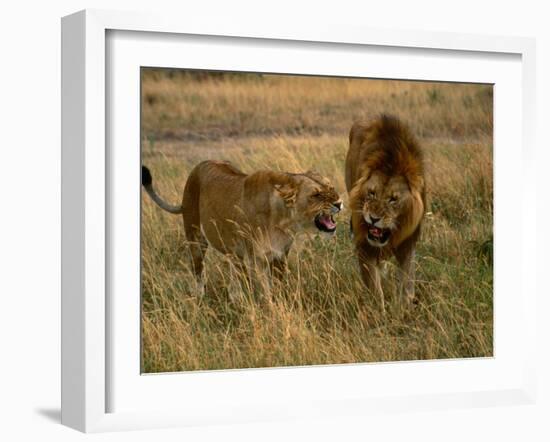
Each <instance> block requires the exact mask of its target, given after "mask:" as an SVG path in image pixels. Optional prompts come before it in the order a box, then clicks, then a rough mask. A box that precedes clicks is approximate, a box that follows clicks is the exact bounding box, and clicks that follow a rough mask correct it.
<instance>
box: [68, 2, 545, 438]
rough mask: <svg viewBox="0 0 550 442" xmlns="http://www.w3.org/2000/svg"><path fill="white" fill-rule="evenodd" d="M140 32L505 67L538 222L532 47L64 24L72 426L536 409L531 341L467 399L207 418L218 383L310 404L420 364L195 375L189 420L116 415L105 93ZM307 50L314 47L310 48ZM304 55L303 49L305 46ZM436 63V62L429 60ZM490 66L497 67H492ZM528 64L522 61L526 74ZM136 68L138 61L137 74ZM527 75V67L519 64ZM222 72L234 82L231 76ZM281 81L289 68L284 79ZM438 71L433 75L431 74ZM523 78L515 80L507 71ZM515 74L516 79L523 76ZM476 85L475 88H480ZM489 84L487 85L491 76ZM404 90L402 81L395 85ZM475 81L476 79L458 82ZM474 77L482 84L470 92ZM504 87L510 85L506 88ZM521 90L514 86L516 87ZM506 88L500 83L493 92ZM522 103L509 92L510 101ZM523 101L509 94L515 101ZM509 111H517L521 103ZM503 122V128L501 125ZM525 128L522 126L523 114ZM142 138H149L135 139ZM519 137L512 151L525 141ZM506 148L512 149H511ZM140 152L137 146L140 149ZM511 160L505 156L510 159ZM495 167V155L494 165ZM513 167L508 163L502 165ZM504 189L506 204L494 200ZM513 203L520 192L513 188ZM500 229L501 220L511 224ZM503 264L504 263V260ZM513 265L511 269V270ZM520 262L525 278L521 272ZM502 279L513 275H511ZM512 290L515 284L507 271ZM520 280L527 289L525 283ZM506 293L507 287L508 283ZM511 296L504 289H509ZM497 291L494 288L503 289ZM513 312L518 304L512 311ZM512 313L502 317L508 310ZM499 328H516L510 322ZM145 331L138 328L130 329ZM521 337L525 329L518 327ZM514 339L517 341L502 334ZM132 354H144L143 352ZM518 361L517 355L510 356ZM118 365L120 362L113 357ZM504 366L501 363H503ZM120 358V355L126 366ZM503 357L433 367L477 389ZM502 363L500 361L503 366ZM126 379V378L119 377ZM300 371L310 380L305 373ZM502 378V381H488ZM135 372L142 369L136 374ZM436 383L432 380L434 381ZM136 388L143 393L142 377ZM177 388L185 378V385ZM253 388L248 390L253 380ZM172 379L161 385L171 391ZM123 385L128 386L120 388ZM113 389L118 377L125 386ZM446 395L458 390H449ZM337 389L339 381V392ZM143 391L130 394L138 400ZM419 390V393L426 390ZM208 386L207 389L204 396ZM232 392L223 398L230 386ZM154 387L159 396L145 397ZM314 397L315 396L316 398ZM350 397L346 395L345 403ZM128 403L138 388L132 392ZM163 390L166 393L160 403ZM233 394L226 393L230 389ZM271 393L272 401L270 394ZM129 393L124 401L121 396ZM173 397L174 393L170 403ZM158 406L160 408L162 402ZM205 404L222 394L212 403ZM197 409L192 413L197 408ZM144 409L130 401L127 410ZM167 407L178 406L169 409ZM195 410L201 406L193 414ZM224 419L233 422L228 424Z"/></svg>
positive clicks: (529, 282) (510, 41) (531, 300)
mask: <svg viewBox="0 0 550 442" xmlns="http://www.w3.org/2000/svg"><path fill="white" fill-rule="evenodd" d="M135 31H138V32H140V34H139V35H140V39H143V41H146V40H147V39H148V38H153V36H155V38H158V37H159V36H160V37H161V38H162V36H170V38H171V39H177V38H178V36H186V35H187V36H203V37H208V36H215V37H216V38H218V40H219V41H222V42H225V43H224V44H229V45H230V44H231V41H233V42H236V41H244V40H247V41H255V42H260V43H261V42H262V41H264V42H269V44H271V45H275V46H276V45H285V46H286V47H293V46H294V47H297V46H298V45H304V44H306V43H307V45H309V47H315V46H316V45H325V46H327V45H329V46H331V47H333V49H334V51H335V52H338V51H339V50H351V49H353V48H361V47H370V48H377V50H378V51H384V50H388V51H389V50H392V48H398V49H399V50H401V51H404V52H405V53H406V52H407V51H414V50H425V51H428V52H429V53H430V54H431V56H432V57H434V60H436V59H437V58H438V57H445V56H446V55H445V54H447V55H449V54H451V55H452V54H470V56H471V57H473V58H476V59H479V60H483V59H484V57H486V58H490V57H491V56H494V55H495V54H496V55H499V54H500V55H502V56H503V57H511V59H514V60H516V61H515V62H514V63H515V64H516V67H519V69H520V71H518V72H519V74H518V72H516V73H515V74H514V75H515V77H514V78H515V79H517V78H520V81H519V84H520V87H521V91H516V92H517V96H515V98H513V99H516V100H519V102H518V103H517V104H518V105H519V106H518V107H519V108H520V109H519V113H520V116H521V118H520V120H519V121H521V127H516V128H507V129H510V130H514V131H515V132H514V136H517V137H516V138H517V141H518V143H519V145H517V146H516V147H514V146H512V147H511V150H512V151H511V153H513V154H514V155H516V156H515V157H514V156H510V158H509V160H511V161H513V160H514V158H515V159H516V160H517V159H519V160H521V163H522V169H523V173H524V177H525V180H524V182H523V186H522V187H521V188H518V189H517V190H515V191H516V192H517V196H518V197H519V198H520V199H521V203H522V208H523V210H522V217H521V219H522V221H525V220H529V219H535V215H536V214H535V202H536V201H535V191H534V189H535V176H534V173H533V171H534V161H533V159H534V135H533V133H534V120H535V119H534V118H533V115H534V102H535V99H534V97H535V67H534V63H535V44H534V40H532V39H526V38H517V37H490V36H475V35H463V34H450V33H426V32H415V31H399V32H393V31H388V30H374V29H366V28H365V29H357V28H348V27H343V26H318V27H315V26H312V25H309V26H307V27H303V26H301V27H291V26H284V25H281V24H274V25H273V26H272V27H271V28H266V27H265V26H262V27H259V26H258V25H256V24H254V23H246V24H244V23H223V24H220V23H212V22H209V21H208V20H206V19H203V20H200V19H197V17H183V18H182V17H166V16H153V15H151V14H137V13H135V14H134V13H123V12H111V11H98V10H92V11H90V10H87V11H81V12H78V13H76V14H73V15H70V16H67V17H64V18H63V21H62V124H63V127H62V423H63V424H65V425H67V426H70V427H73V428H76V429H78V430H80V431H85V432H96V431H111V430H123V429H139V428H158V427H168V426H186V425H202V424H209V423H221V422H225V423H232V422H253V421H258V420H274V419H285V418H289V417H292V418H296V417H298V418H300V417H312V416H337V415H361V414H366V413H370V412H372V411H374V410H377V411H380V410H384V411H388V412H395V411H403V410H405V411H406V410H411V411H412V410H418V409H431V408H455V407H470V406H487V405H501V404H521V403H532V402H533V400H534V397H535V393H536V383H535V369H536V366H535V356H534V355H535V353H534V351H535V350H534V347H533V346H532V345H533V344H531V343H534V342H535V339H525V340H524V342H526V343H527V344H526V345H523V347H522V352H521V353H517V354H516V361H515V362H514V367H513V370H510V372H509V373H513V375H512V374H508V371H506V370H504V373H505V374H504V375H503V377H502V379H500V380H499V382H498V383H495V384H494V385H491V386H486V387H484V385H483V379H485V378H483V377H479V378H478V379H480V381H479V382H477V383H476V382H472V383H471V384H467V383H465V384H464V385H463V386H462V387H461V390H460V391H458V390H456V389H455V390H452V389H450V388H447V390H446V387H445V382H444V381H442V382H441V385H438V386H437V388H434V389H433V390H431V391H428V390H425V391H424V392H422V390H414V391H413V390H410V391H402V390H400V386H399V384H396V386H395V390H393V391H390V390H388V389H386V390H384V389H382V390H380V391H377V392H376V394H374V395H373V394H367V393H365V392H363V391H362V390H361V388H359V389H358V392H357V394H355V395H349V394H347V393H346V388H351V386H349V385H348V386H347V387H346V385H345V382H342V385H339V386H337V387H338V388H329V389H327V390H328V391H327V392H326V395H325V396H323V395H322V394H321V395H317V396H315V397H312V398H310V400H304V398H305V396H302V397H301V398H300V397H299V396H296V397H293V398H291V399H289V400H285V398H284V397H275V396H273V401H269V394H270V393H269V392H268V393H267V399H268V400H267V402H266V401H263V402H262V401H259V400H258V401H256V402H255V399H254V394H253V393H250V394H248V395H247V394H243V395H242V397H240V396H239V395H238V394H237V395H234V396H232V397H231V398H230V400H227V398H226V399H225V401H220V403H219V404H218V405H217V408H216V406H215V404H213V403H212V402H211V403H210V405H211V407H210V408H208V407H206V406H204V407H202V408H201V406H200V400H199V395H200V390H199V388H202V389H203V391H205V392H206V390H207V388H208V385H209V384H212V383H214V384H215V385H216V386H217V387H218V388H224V387H223V385H222V384H224V383H225V384H224V385H226V386H227V385H229V383H231V384H232V385H236V384H235V383H237V384H238V383H239V382H241V383H242V382H244V381H245V382H248V383H250V384H252V385H253V386H254V388H252V390H257V389H258V388H260V389H261V388H262V386H264V387H265V384H263V382H265V381H266V379H267V378H269V377H271V378H272V379H273V380H274V382H279V383H289V384H290V385H292V383H296V384H299V385H305V386H304V390H303V392H302V394H303V395H305V394H308V392H309V393H312V392H313V391H314V386H315V385H314V384H310V385H307V380H308V379H310V378H312V376H311V374H312V373H315V372H314V371H311V370H324V371H323V372H322V373H324V376H326V379H333V380H334V379H337V378H338V377H340V378H344V379H355V378H356V377H357V376H361V374H362V373H367V370H368V373H369V375H371V374H372V373H373V372H374V370H376V372H377V373H378V372H379V373H381V376H392V375H395V376H396V378H398V377H401V375H402V374H403V373H404V374H405V375H406V374H407V373H409V374H410V373H413V372H414V373H417V374H418V373H421V372H422V371H426V370H428V368H427V366H426V365H417V364H416V363H397V364H353V365H348V366H330V367H322V368H316V369H312V368H307V369H304V368H296V369H294V368H290V369H273V370H267V371H266V370H252V371H250V372H249V374H247V373H246V371H242V370H239V371H238V372H239V373H236V372H237V371H223V372H217V373H206V372H202V373H195V374H194V375H193V376H194V377H189V376H187V380H186V382H187V387H190V386H191V387H192V386H193V385H195V387H196V388H195V389H190V390H188V392H189V394H188V395H187V397H186V399H185V401H186V403H187V404H188V405H192V406H193V407H191V408H190V407H189V406H188V407H186V406H185V404H182V406H181V407H175V406H174V404H172V405H171V406H167V407H156V408H151V409H146V408H141V409H140V408H139V407H136V409H135V410H130V409H126V408H125V407H120V410H119V409H117V408H118V407H115V408H114V409H113V407H112V404H110V403H109V402H110V399H109V397H110V394H111V392H112V390H113V389H114V388H115V386H114V385H113V383H112V379H113V376H112V370H113V366H112V365H113V361H115V360H116V358H115V356H114V354H113V347H112V346H111V344H110V339H108V338H109V336H110V334H112V332H113V331H112V328H113V321H116V318H115V317H114V316H113V312H112V311H111V307H112V304H111V301H110V300H109V299H108V296H107V288H108V287H109V272H108V268H109V267H108V265H109V259H110V257H109V256H108V255H109V253H108V251H109V247H108V245H109V244H110V242H111V241H113V238H112V236H111V235H113V234H114V232H116V229H115V230H110V229H108V228H107V226H108V225H109V222H110V221H109V220H110V217H111V216H112V213H111V212H112V210H113V205H112V203H113V200H112V195H110V193H109V192H110V190H112V189H111V187H110V186H109V185H108V181H109V180H110V179H111V178H112V177H110V172H109V170H110V169H109V168H111V167H112V165H109V164H108V163H109V161H112V158H111V159H110V157H109V155H110V153H109V151H108V144H107V143H108V139H109V134H108V133H107V131H106V121H107V119H108V118H110V117H111V116H110V112H111V110H110V109H109V108H108V102H109V100H108V95H107V94H108V92H109V84H108V82H109V81H112V77H111V76H110V75H109V76H108V75H106V72H109V71H108V70H107V67H108V66H107V64H108V63H109V62H112V60H108V56H113V53H112V52H109V44H108V41H107V39H108V37H107V36H108V34H109V33H113V32H115V33H117V32H118V33H122V34H124V33H131V32H135ZM307 45H306V46H307ZM301 47H302V46H301ZM428 52H426V53H428ZM491 54H492V55H491ZM518 60H519V61H518ZM133 62H134V63H137V62H139V60H138V61H133ZM517 63H519V65H518V64H517ZM226 69H229V67H227V68H226ZM282 69H284V66H282ZM434 69H435V68H434ZM511 69H513V68H511ZM518 75H519V76H518ZM478 77H479V75H478ZM481 77H483V76H481ZM395 78H401V77H395ZM461 78H470V77H461ZM475 78H476V74H475V73H473V74H472V77H471V81H474V80H475ZM503 81H504V80H503ZM514 81H515V80H514ZM497 87H498V84H497ZM512 92H513V91H512ZM512 95H513V94H512ZM511 99H512V98H511ZM499 112H500V115H501V116H499ZM503 112H505V110H504V109H501V108H499V106H498V105H495V115H496V116H495V119H496V121H497V122H498V121H499V120H498V118H503V119H502V120H501V121H506V120H504V117H502V115H503ZM514 115H515V114H514ZM138 138H139V136H138ZM516 138H513V139H516ZM499 141H502V139H500V140H499V138H498V137H495V150H497V149H499V148H500V147H498V142H499ZM502 145H503V146H504V141H503V144H502ZM138 146H139V144H138ZM500 149H502V148H500ZM497 158H498V156H497ZM503 158H505V156H503ZM504 167H507V166H506V162H505V161H503V162H502V163H500V164H499V161H496V162H495V168H497V169H498V168H501V169H503V168H504ZM136 174H138V175H137V181H136V184H137V186H136V192H138V191H139V168H137V169H136ZM498 191H499V190H498V187H497V189H496V193H497V194H498ZM510 191H511V192H513V191H514V190H513V189H510ZM503 222H504V221H503ZM502 245H503V243H502V242H500V243H499V241H498V235H495V253H496V254H497V255H498V254H499V253H500V254H501V255H504V254H505V253H506V251H505V249H504V248H503V247H502ZM510 247H516V248H517V252H518V253H519V255H520V256H521V266H520V267H521V272H519V275H520V276H521V279H518V280H514V281H511V282H513V283H514V284H515V285H514V284H512V286H514V287H518V288H519V289H520V290H519V291H520V293H519V295H517V301H514V302H516V305H517V309H518V311H519V312H521V313H522V314H520V315H518V317H517V318H516V319H515V324H514V325H515V327H517V328H519V329H521V330H522V334H521V336H522V337H525V338H528V337H533V336H534V334H535V313H536V312H535V310H534V309H535V305H536V302H535V296H536V292H535V285H534V281H535V275H534V273H535V268H536V266H535V265H534V263H533V261H532V260H533V259H534V258H528V257H534V256H536V253H535V251H534V250H533V249H534V247H535V245H534V244H533V243H532V242H527V241H520V242H519V243H518V244H516V245H512V246H510ZM503 262H504V261H503ZM504 264H506V263H504ZM517 266H518V265H517V263H516V267H517ZM503 267H504V265H503ZM507 274H509V276H508V277H509V278H514V276H513V275H511V273H510V272H507ZM518 278H519V276H518ZM503 282H506V281H503ZM501 287H503V285H501ZM497 288H498V286H497V285H495V290H496V289H497ZM510 305H511V304H510ZM501 311H502V310H501ZM502 317H503V318H508V317H509V316H506V315H505V314H504V313H503V315H502ZM131 320H134V321H137V322H139V317H137V318H134V319H131ZM506 321H508V320H507V319H503V321H502V322H501V323H502V328H501V330H506V327H508V326H509V325H510V324H508V325H507V323H506ZM518 325H519V326H520V327H518ZM506 336H508V335H506ZM134 344H135V342H134ZM512 350H513V348H511V349H510V354H512V353H513V352H512ZM117 354H118V353H117ZM501 354H502V355H504V354H505V352H502V353H501ZM119 357H120V356H119ZM499 357H500V356H499V355H498V353H495V358H490V359H492V360H488V361H485V362H483V364H484V366H482V365H477V366H476V365H475V364H476V363H475V362H474V363H473V364H470V365H469V366H467V365H465V364H464V363H462V362H461V361H448V362H447V363H446V365H442V366H441V367H439V366H435V365H434V364H432V365H430V368H429V370H432V369H436V370H439V371H438V373H440V374H441V373H445V372H447V373H449V374H450V373H460V372H463V373H467V374H465V375H464V376H465V378H466V379H473V378H474V377H477V376H478V374H480V373H481V372H482V371H484V370H485V371H486V373H485V376H488V377H490V376H492V375H493V374H494V370H497V369H499V370H500V371H501V372H503V371H502V369H503V368H506V367H505V366H501V367H500V368H499V367H498V366H497V362H498V360H499ZM494 361H497V362H494ZM114 369H116V367H115V368H114ZM304 370H309V371H307V372H305V371H304ZM491 370H493V371H491ZM134 371H135V370H134ZM434 373H435V372H434ZM132 376H134V377H135V379H137V380H139V379H141V378H143V377H141V378H140V373H139V372H137V373H133V374H132ZM174 376H180V379H181V375H178V374H175V375H174ZM243 376H244V377H245V378H243ZM163 377H164V379H161V378H163ZM119 378H120V376H119ZM168 378H169V376H156V379H157V381H155V382H156V384H154V385H160V384H166V385H164V386H160V387H155V386H154V385H153V388H155V389H160V388H171V386H170V380H169V379H168ZM313 378H314V376H313ZM115 379H116V377H115ZM446 382H447V383H449V381H446ZM329 384H330V382H329ZM135 385H136V384H128V387H129V388H134V387H135ZM419 385H420V387H419V388H420V389H421V388H422V384H419ZM197 386H198V387H197ZM220 386H222V387H220ZM145 388H149V389H150V388H151V387H147V386H146V387H145ZM308 388H309V390H308ZM340 389H341V390H342V391H339V390H340ZM126 391H128V389H127V390H126ZM158 391H160V390H158ZM228 391H230V390H228ZM264 393H265V391H264ZM121 394H129V393H125V392H124V390H123V391H122V393H121ZM162 394H164V393H162ZM162 394H160V396H157V397H156V398H155V402H150V403H156V404H158V403H159V400H162ZM208 394H214V393H213V392H210V393H208ZM194 399H196V402H194ZM132 401H135V398H132V397H129V399H128V401H127V402H132ZM166 402H167V403H169V402H170V401H168V400H167V401H166ZM195 404H196V405H197V406H196V407H194V405H195ZM224 410H228V411H224Z"/></svg>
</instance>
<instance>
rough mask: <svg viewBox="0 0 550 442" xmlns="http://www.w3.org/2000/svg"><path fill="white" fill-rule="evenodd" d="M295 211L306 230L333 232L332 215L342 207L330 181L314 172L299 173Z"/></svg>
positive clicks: (334, 229) (333, 221)
mask: <svg viewBox="0 0 550 442" xmlns="http://www.w3.org/2000/svg"><path fill="white" fill-rule="evenodd" d="M297 179H298V194H297V196H296V209H297V210H296V213H297V216H299V217H300V218H301V219H300V220H299V222H300V224H301V225H302V227H303V228H305V229H306V230H312V231H321V232H326V233H330V234H332V233H334V232H335V231H336V221H335V219H334V215H336V214H337V213H338V212H340V211H341V210H342V209H343V202H342V199H341V198H340V195H338V193H337V192H336V190H335V189H334V187H333V186H332V184H331V183H330V181H329V180H328V179H327V178H325V177H323V176H321V175H318V174H316V173H314V172H308V173H306V174H303V175H299V176H298V177H297Z"/></svg>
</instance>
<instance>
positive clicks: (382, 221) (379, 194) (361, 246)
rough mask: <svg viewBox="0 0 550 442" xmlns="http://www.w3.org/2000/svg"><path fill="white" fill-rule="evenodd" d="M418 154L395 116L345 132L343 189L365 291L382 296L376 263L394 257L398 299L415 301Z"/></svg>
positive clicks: (420, 183) (420, 200) (420, 192)
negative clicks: (347, 196) (349, 213)
mask: <svg viewBox="0 0 550 442" xmlns="http://www.w3.org/2000/svg"><path fill="white" fill-rule="evenodd" d="M424 183H425V180H424V165H423V159H422V151H421V149H420V146H419V144H418V142H417V141H416V140H415V138H414V137H413V135H412V134H411V133H410V131H409V129H408V128H407V127H406V126H404V125H403V124H402V123H401V122H400V121H399V120H398V119H397V118H395V117H392V116H387V115H382V116H380V117H379V118H376V119H374V120H371V121H368V122H358V123H355V124H354V125H353V126H352V128H351V131H350V134H349V150H348V154H347V158H346V187H347V190H348V193H349V198H350V207H351V211H352V215H351V229H352V233H353V236H354V243H355V249H356V253H357V257H358V259H359V265H360V268H361V275H362V278H363V281H364V282H365V284H366V285H367V287H368V288H369V289H370V290H371V292H374V293H375V294H377V295H378V296H379V297H380V302H381V306H382V310H384V294H383V292H382V285H381V281H380V269H379V265H380V263H381V261H382V260H385V259H388V258H390V257H391V255H392V254H393V255H395V257H396V259H397V263H398V264H399V276H400V289H399V291H400V293H401V299H403V298H404V299H405V300H408V301H413V300H414V273H415V267H414V255H415V244H416V241H417V240H418V238H419V235H420V226H421V223H422V219H423V217H424V212H425V208H426V190H425V184H424Z"/></svg>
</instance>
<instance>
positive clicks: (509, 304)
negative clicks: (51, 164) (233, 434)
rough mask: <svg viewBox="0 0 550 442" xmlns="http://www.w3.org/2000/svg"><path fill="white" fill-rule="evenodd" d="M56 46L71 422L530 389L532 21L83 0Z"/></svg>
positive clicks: (310, 411)
mask: <svg viewBox="0 0 550 442" xmlns="http://www.w3.org/2000/svg"><path fill="white" fill-rule="evenodd" d="M62 54H63V59H62V73H63V84H62V121H63V128H62V140H63V148H62V153H63V155H62V174H63V179H62V220H63V229H62V291H63V293H62V309H63V310H62V321H63V322H62V352H63V356H62V370H63V372H62V422H63V423H64V424H66V425H68V426H70V427H73V428H76V429H79V430H81V431H85V432H92V431H110V430H120V429H139V428H156V427H168V426H188V425H207V424H216V423H234V422H235V423H236V422H254V421H262V420H277V419H287V418H307V417H319V416H323V417H329V416H339V415H365V414H369V413H372V412H374V411H377V412H379V411H380V410H383V411H385V412H395V411H409V410H410V411H414V410H418V409H430V408H434V409H435V408H438V409H440V408H441V407H444V408H457V407H475V406H488V405H499V404H521V403H530V402H532V401H533V400H534V399H533V398H534V395H535V377H534V370H535V366H534V359H533V355H534V349H533V348H531V344H530V343H532V342H534V339H532V338H533V336H534V333H535V324H534V317H535V311H534V305H535V287H534V280H535V278H534V275H533V273H534V268H535V266H532V265H531V264H532V259H533V258H532V257H533V256H535V253H534V252H533V250H531V249H532V248H533V247H534V245H533V243H532V242H529V241H527V239H528V238H527V235H529V229H528V228H527V226H528V225H529V220H530V219H533V218H534V217H535V201H534V197H533V195H534V192H533V189H534V188H535V185H534V176H533V174H532V170H533V169H532V168H533V161H532V159H533V150H534V146H533V123H532V122H533V113H534V95H535V82H534V42H533V41H532V40H530V39H522V38H509V37H489V36H483V37H482V36H472V35H456V34H443V33H442V34H432V33H423V32H414V31H407V32H403V31H400V32H390V31H387V30H386V31H380V30H372V29H349V28H343V27H338V26H336V27H331V28H330V30H327V29H326V27H324V28H321V27H319V28H315V27H309V26H308V27H306V28H300V29H291V28H284V27H283V28H281V27H279V26H273V28H271V29H270V28H266V27H262V28H259V27H255V25H254V24H250V23H240V24H239V23H231V24H226V25H224V26H221V27H220V26H219V24H212V23H209V22H208V21H207V20H204V21H201V20H198V19H196V18H193V20H191V19H189V18H188V19H184V20H181V19H180V18H178V20H175V19H172V18H170V17H155V16H151V15H141V14H130V13H120V12H117V13H114V12H108V11H83V12H79V13H76V14H74V15H71V16H68V17H65V18H63V21H62ZM518 165H520V166H519V167H520V169H521V170H522V173H523V174H524V180H523V185H522V186H519V185H518V183H517V182H515V181H514V180H511V179H510V176H512V175H513V173H514V171H517V170H518ZM510 200H513V201H516V203H517V204H516V206H517V207H521V210H518V212H517V213H516V214H515V215H514V216H511V213H510V207H509V201H510ZM528 257H529V258H528ZM526 343H527V344H526Z"/></svg>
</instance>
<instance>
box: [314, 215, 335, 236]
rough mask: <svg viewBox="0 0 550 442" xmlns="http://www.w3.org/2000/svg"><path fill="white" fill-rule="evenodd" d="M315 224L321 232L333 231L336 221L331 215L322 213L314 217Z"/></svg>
mask: <svg viewBox="0 0 550 442" xmlns="http://www.w3.org/2000/svg"><path fill="white" fill-rule="evenodd" d="M315 226H316V227H317V228H318V229H319V230H320V231H321V232H334V231H335V230H336V223H335V222H334V219H333V218H332V215H325V214H322V213H320V214H319V215H317V216H316V217H315Z"/></svg>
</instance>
